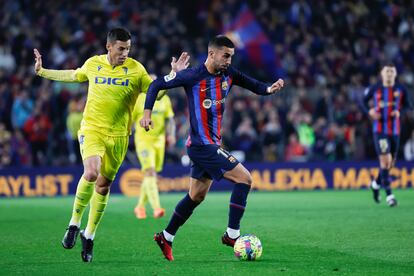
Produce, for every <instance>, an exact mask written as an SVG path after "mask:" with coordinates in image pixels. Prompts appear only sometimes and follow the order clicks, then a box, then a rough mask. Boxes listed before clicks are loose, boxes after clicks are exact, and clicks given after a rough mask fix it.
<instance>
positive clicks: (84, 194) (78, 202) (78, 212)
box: [69, 176, 96, 226]
mask: <svg viewBox="0 0 414 276" xmlns="http://www.w3.org/2000/svg"><path fill="white" fill-rule="evenodd" d="M95 182H96V181H94V182H89V181H86V179H85V178H83V176H82V177H81V178H80V179H79V183H78V187H77V188H76V196H75V202H74V203H73V210H72V218H71V219H70V223H69V224H70V225H77V226H80V222H81V220H82V215H83V213H84V211H85V208H86V206H88V204H89V201H90V200H91V197H92V194H93V191H94V190H95Z"/></svg>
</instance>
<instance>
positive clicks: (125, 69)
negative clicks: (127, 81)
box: [122, 66, 128, 75]
mask: <svg viewBox="0 0 414 276" xmlns="http://www.w3.org/2000/svg"><path fill="white" fill-rule="evenodd" d="M122 70H124V73H125V75H126V74H128V67H125V66H124V67H122Z"/></svg>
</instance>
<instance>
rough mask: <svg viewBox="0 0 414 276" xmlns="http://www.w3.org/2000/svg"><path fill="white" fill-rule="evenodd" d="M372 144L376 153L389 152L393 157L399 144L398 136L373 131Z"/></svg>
mask: <svg viewBox="0 0 414 276" xmlns="http://www.w3.org/2000/svg"><path fill="white" fill-rule="evenodd" d="M374 144H375V150H376V151H377V154H378V155H382V154H388V153H391V155H392V157H393V158H395V157H397V154H398V148H399V146H400V136H398V135H386V134H379V133H374Z"/></svg>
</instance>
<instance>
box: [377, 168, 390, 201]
mask: <svg viewBox="0 0 414 276" xmlns="http://www.w3.org/2000/svg"><path fill="white" fill-rule="evenodd" d="M388 172H389V171H388V170H387V169H381V170H380V175H381V185H382V187H384V189H385V193H386V194H387V196H389V195H391V194H392V191H391V183H390V180H389V178H388Z"/></svg>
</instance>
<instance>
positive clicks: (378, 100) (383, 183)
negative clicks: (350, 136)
mask: <svg viewBox="0 0 414 276" xmlns="http://www.w3.org/2000/svg"><path fill="white" fill-rule="evenodd" d="M396 77H397V70H396V68H395V65H394V64H392V63H389V62H388V63H384V65H383V66H382V67H381V82H380V83H378V84H376V85H373V86H371V87H370V88H368V89H367V90H366V91H365V95H364V109H365V111H366V112H367V113H368V114H369V117H370V118H371V119H372V131H373V136H374V144H375V149H376V151H377V154H378V159H379V163H380V172H379V174H378V177H377V179H376V180H373V181H372V183H371V190H372V192H373V196H374V200H375V202H377V203H379V202H380V188H381V187H383V188H384V189H385V193H386V195H387V198H386V200H387V203H388V205H389V206H391V207H394V206H397V200H396V199H395V196H394V194H393V193H392V190H391V185H390V184H391V183H390V179H389V171H390V169H391V168H392V167H393V166H394V165H395V161H396V159H397V155H398V148H399V143H400V129H401V125H400V112H401V111H402V109H407V108H410V107H411V103H410V101H409V99H408V93H407V91H406V89H405V88H404V87H402V86H401V85H400V84H398V83H396V81H395V80H396ZM370 102H371V105H370Z"/></svg>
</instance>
